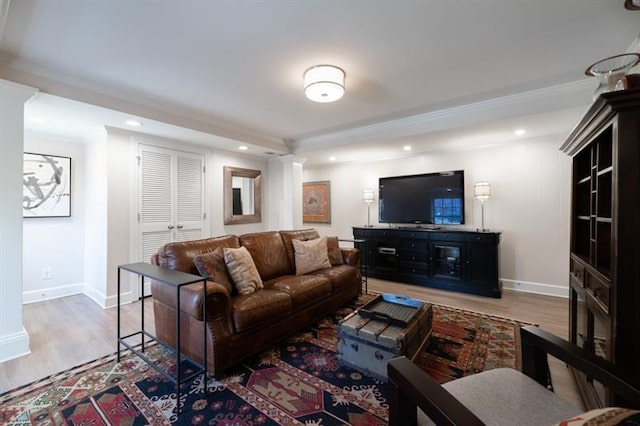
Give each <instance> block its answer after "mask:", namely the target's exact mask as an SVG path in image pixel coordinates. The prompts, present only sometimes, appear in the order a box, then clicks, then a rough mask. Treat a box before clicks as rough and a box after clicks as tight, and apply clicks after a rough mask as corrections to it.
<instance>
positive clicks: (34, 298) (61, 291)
mask: <svg viewBox="0 0 640 426" xmlns="http://www.w3.org/2000/svg"><path fill="white" fill-rule="evenodd" d="M85 287H86V286H85V283H77V284H67V285H61V286H57V287H49V288H43V289H40V290H31V291H25V292H23V293H22V304H23V305H26V304H28V303H35V302H42V301H45V300H51V299H57V298H59V297H66V296H72V295H74V294H82V293H83V292H84V290H85Z"/></svg>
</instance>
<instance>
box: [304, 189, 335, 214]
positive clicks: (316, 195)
mask: <svg viewBox="0 0 640 426" xmlns="http://www.w3.org/2000/svg"><path fill="white" fill-rule="evenodd" d="M329 185H330V182H329V181H322V182H305V183H303V184H302V221H303V222H310V223H331V194H330V192H329Z"/></svg>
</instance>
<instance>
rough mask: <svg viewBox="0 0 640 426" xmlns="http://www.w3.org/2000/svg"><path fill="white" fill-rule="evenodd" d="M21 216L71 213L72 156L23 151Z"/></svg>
mask: <svg viewBox="0 0 640 426" xmlns="http://www.w3.org/2000/svg"><path fill="white" fill-rule="evenodd" d="M23 161H24V166H23V173H22V216H23V217H70V216H71V158H70V157H59V156H56V155H48V154H34V153H31V152H25V153H24V160H23Z"/></svg>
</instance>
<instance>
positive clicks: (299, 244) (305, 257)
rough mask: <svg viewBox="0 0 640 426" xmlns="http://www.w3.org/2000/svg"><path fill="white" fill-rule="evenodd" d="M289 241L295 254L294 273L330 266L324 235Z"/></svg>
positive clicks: (303, 272)
mask: <svg viewBox="0 0 640 426" xmlns="http://www.w3.org/2000/svg"><path fill="white" fill-rule="evenodd" d="M291 243H292V244H293V252H294V254H295V263H296V275H304V274H308V273H309V272H313V271H317V270H318V269H325V268H330V267H331V262H329V253H328V251H327V238H326V237H322V238H316V239H315V240H309V241H300V240H292V241H291Z"/></svg>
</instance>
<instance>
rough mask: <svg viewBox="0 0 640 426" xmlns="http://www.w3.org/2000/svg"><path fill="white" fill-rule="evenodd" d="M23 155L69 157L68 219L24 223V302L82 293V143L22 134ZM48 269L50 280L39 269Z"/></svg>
mask: <svg viewBox="0 0 640 426" xmlns="http://www.w3.org/2000/svg"><path fill="white" fill-rule="evenodd" d="M24 150H25V152H34V153H38V154H51V155H57V156H62V157H71V217H55V218H26V219H24V221H23V281H22V283H23V287H22V291H23V298H24V299H23V302H24V303H29V302H35V301H39V300H44V299H50V298H54V297H61V296H68V295H71V294H77V293H82V292H83V291H84V267H83V265H84V263H85V241H84V232H85V223H84V220H85V205H86V200H85V182H86V181H87V180H86V176H85V164H86V163H85V144H84V143H82V142H80V141H70V140H64V139H60V138H57V137H52V136H46V135H41V134H36V133H29V132H27V133H25V139H24ZM44 268H51V279H43V278H42V270H43V269H44Z"/></svg>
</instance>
